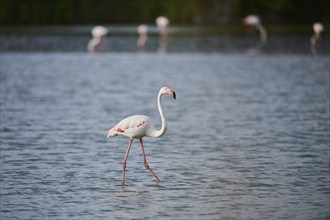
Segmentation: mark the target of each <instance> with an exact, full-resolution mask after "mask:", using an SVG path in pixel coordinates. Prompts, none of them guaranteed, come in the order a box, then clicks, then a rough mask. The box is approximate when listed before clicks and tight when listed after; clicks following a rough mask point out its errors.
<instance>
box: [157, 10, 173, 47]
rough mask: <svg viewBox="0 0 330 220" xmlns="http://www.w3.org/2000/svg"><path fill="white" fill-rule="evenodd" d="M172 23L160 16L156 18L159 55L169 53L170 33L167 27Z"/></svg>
mask: <svg viewBox="0 0 330 220" xmlns="http://www.w3.org/2000/svg"><path fill="white" fill-rule="evenodd" d="M169 23H170V21H169V19H168V18H166V17H164V16H159V17H157V18H156V25H157V28H158V31H159V48H158V52H159V53H165V52H166V51H167V42H168V31H167V26H168V25H169Z"/></svg>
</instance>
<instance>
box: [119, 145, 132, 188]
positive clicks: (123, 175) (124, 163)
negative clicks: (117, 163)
mask: <svg viewBox="0 0 330 220" xmlns="http://www.w3.org/2000/svg"><path fill="white" fill-rule="evenodd" d="M132 142H133V139H130V141H129V144H128V148H127V150H126V154H125V157H124V161H123V174H122V177H121V179H122V185H124V183H125V169H126V161H127V158H128V154H129V151H130V149H131V146H132Z"/></svg>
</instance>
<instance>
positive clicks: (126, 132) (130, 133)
mask: <svg viewBox="0 0 330 220" xmlns="http://www.w3.org/2000/svg"><path fill="white" fill-rule="evenodd" d="M164 94H169V95H171V96H172V97H173V98H174V99H175V98H176V95H175V92H174V90H172V89H169V88H167V87H163V88H161V89H160V90H159V93H158V97H157V105H158V111H159V114H160V117H161V120H162V127H161V129H160V130H157V129H156V128H155V126H154V124H153V123H152V122H151V119H150V117H148V116H145V115H133V116H130V117H127V118H125V119H123V120H121V121H120V122H119V123H118V124H117V125H115V126H114V127H113V128H111V129H110V130H109V131H108V133H107V137H114V136H118V135H120V136H126V137H129V138H130V142H129V144H128V148H127V151H126V154H125V157H124V161H123V173H122V185H124V182H125V169H126V162H127V159H128V154H129V151H130V149H131V146H132V142H133V139H136V138H137V139H139V140H140V143H141V149H142V155H143V160H144V166H145V167H146V168H147V169H148V170H149V171H150V172H151V173H152V175H154V177H155V178H156V179H157V182H159V181H160V180H159V178H158V176H157V175H156V174H155V173H154V172H153V171H152V169H151V168H150V167H149V165H148V163H147V158H146V155H145V151H144V147H143V141H142V138H143V137H161V136H163V135H164V134H165V132H166V129H167V123H166V119H165V116H164V113H163V109H162V105H161V97H162V95H164Z"/></svg>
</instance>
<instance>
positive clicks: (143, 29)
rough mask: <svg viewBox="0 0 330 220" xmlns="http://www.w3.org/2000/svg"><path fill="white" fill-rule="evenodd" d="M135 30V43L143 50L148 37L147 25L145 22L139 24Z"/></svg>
mask: <svg viewBox="0 0 330 220" xmlns="http://www.w3.org/2000/svg"><path fill="white" fill-rule="evenodd" d="M137 32H138V34H139V38H138V40H137V42H136V44H137V46H138V49H139V50H143V49H144V47H145V45H146V42H147V39H148V26H147V25H145V24H141V25H139V26H138V27H137Z"/></svg>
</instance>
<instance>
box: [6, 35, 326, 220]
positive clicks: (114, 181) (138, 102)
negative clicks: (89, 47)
mask: <svg viewBox="0 0 330 220" xmlns="http://www.w3.org/2000/svg"><path fill="white" fill-rule="evenodd" d="M8 36H9V35H2V40H3V39H5V40H6V42H5V43H4V44H2V52H1V56H0V58H1V87H0V92H1V100H0V104H1V107H0V109H1V123H0V131H1V137H0V138H1V155H0V157H1V159H0V163H1V175H0V176H1V183H0V184H1V191H0V193H1V214H0V216H1V219H35V220H38V219H40V220H42V219H86V220H89V219H329V217H330V210H329V206H330V199H329V198H330V184H329V183H330V170H329V162H330V149H329V141H330V140H329V129H330V128H329V120H330V111H329V104H330V103H329V92H330V91H329V86H330V85H329V81H330V80H329V69H330V60H329V55H328V54H327V53H326V52H325V53H322V54H321V55H320V56H312V55H311V54H310V53H309V48H308V44H307V46H305V47H304V49H298V50H294V51H292V52H291V51H290V49H288V48H287V47H286V46H285V47H283V48H285V50H282V49H278V50H276V48H277V47H275V46H274V47H271V46H270V47H271V48H274V49H268V50H267V49H265V50H262V51H258V52H257V53H253V54H252V55H251V54H250V53H248V54H247V53H245V50H244V49H245V47H244V46H242V47H239V46H235V47H234V48H232V47H229V46H228V44H227V43H225V42H223V41H222V40H221V39H223V38H220V40H219V39H217V38H213V37H211V38H207V41H209V40H210V39H214V42H215V43H214V44H215V45H218V46H219V45H224V46H223V47H222V46H219V47H217V46H215V47H213V46H212V43H211V44H210V43H207V47H206V46H203V45H202V46H201V48H202V49H198V48H199V46H198V43H195V41H194V39H196V38H195V37H191V38H189V37H187V38H186V39H185V38H184V37H182V36H181V37H179V36H177V38H180V39H181V38H182V39H181V40H182V42H184V43H182V44H181V43H180V42H179V43H178V42H177V41H176V43H177V45H178V46H175V45H176V43H171V42H173V41H174V40H175V37H173V38H172V40H171V36H170V38H169V48H168V50H167V53H166V52H163V53H157V52H156V51H157V43H158V41H157V39H156V38H155V37H154V38H151V39H150V41H151V43H150V44H151V45H150V46H149V47H148V49H147V50H146V52H144V53H137V52H136V49H135V48H134V44H135V40H136V37H134V36H127V38H129V39H131V40H128V39H127V38H125V40H123V39H120V37H119V36H117V37H118V42H119V41H123V42H124V41H126V42H127V45H131V47H129V48H130V49H117V50H114V51H110V52H109V53H104V54H88V53H86V52H85V47H84V48H82V47H78V46H77V42H81V43H79V45H84V46H85V43H86V41H88V36H82V38H83V39H85V40H81V38H79V37H77V38H74V37H73V36H64V37H62V38H61V37H60V38H59V39H58V38H56V39H57V40H58V42H61V43H59V45H62V44H63V41H62V39H63V38H67V37H72V41H70V42H72V44H69V46H68V47H72V49H67V50H66V49H65V48H67V47H65V46H58V47H57V46H56V44H55V46H54V45H53V46H52V48H51V49H49V50H48V49H44V48H45V47H44V46H36V45H35V43H38V42H39V43H40V44H43V43H44V41H42V40H41V41H40V40H35V42H32V43H31V45H29V44H26V45H27V46H26V47H27V48H28V49H24V48H23V49H22V48H21V47H19V46H17V45H20V44H21V43H20V41H19V40H17V39H29V37H30V38H31V36H28V37H26V36H25V37H24V36H21V35H16V37H17V39H16V41H14V40H13V39H8V38H7V37H8ZM10 36H12V35H10ZM283 37H284V36H283ZM38 38H42V36H36V38H32V39H38ZM44 38H45V42H47V41H48V40H49V39H52V38H53V37H52V36H44ZM113 38H115V37H113ZM75 39H76V41H75ZM110 39H111V38H109V44H110V45H109V47H110V48H111V44H113V43H111V41H110ZM228 39H230V42H232V44H231V45H245V43H242V42H245V41H244V39H242V38H238V39H237V42H236V40H235V39H234V40H233V39H231V38H228ZM281 39H282V38H281ZM285 39H286V40H287V41H286V42H284V45H294V46H295V47H299V46H297V45H295V43H294V40H295V38H290V36H289V37H285ZM298 39H300V40H302V39H305V36H302V37H298ZM307 39H308V38H307ZM211 41H212V40H211ZM74 42H76V43H74ZM152 42H153V43H152ZM212 42H213V41H212ZM235 42H236V43H235ZM240 42H241V43H240ZM4 45H7V46H4ZM44 45H47V44H44ZM63 45H64V44H63ZM72 45H73V46H72ZM74 45H76V46H74ZM125 45H126V44H125ZM127 45H126V46H127ZM180 45H181V46H180ZM182 45H183V46H182ZM185 45H191V46H190V47H188V46H187V47H185ZM210 45H211V46H210ZM114 47H117V48H121V47H120V46H119V45H118V44H116V46H112V48H114ZM123 47H125V46H123ZM127 47H128V46H127ZM15 48H16V49H15ZM17 48H18V49H17ZM19 48H21V49H20V50H19ZM29 48H30V49H29ZM56 48H57V49H56ZM75 48H79V49H75ZM132 48H133V49H132ZM180 48H184V49H180ZM187 48H188V49H187ZM191 48H192V49H191ZM207 48H215V49H214V50H212V49H207ZM224 48H227V49H224ZM162 86H168V87H170V88H172V89H174V90H175V91H176V95H177V99H176V100H173V98H172V97H170V96H163V98H162V104H163V108H164V111H165V116H166V118H167V121H168V129H167V132H166V134H165V135H164V136H163V137H161V138H144V145H145V151H146V155H147V159H148V163H149V165H150V167H151V168H152V169H153V171H154V172H155V173H156V174H157V175H158V176H159V178H160V180H161V182H160V183H159V184H157V182H156V180H155V178H154V177H153V176H152V175H151V173H150V172H149V171H148V170H146V169H145V167H144V165H143V157H142V154H141V149H140V146H139V141H138V140H135V141H134V142H133V146H132V149H131V152H130V155H129V158H128V161H127V169H126V181H125V184H126V185H125V186H124V187H122V186H121V172H122V160H123V158H124V155H125V151H126V148H127V145H128V142H129V139H128V138H126V137H113V138H110V139H106V132H107V130H108V129H110V128H111V127H112V126H114V125H115V124H116V123H117V122H119V121H120V120H121V119H123V118H125V117H127V116H129V115H134V114H145V115H148V116H150V117H152V118H153V119H154V122H155V125H156V127H157V128H160V126H161V121H160V117H159V113H158V111H157V105H156V97H157V93H158V91H159V89H160V88H161V87H162Z"/></svg>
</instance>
